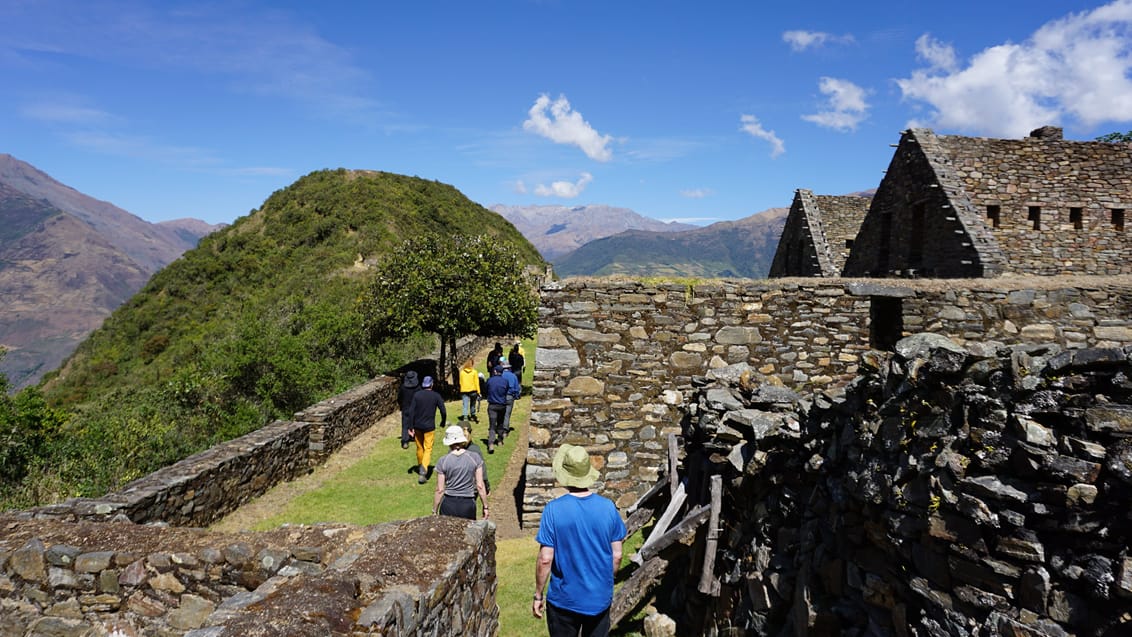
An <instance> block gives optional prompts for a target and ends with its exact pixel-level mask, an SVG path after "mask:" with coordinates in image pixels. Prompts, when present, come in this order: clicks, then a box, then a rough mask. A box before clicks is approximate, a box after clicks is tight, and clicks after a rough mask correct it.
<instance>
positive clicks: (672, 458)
mask: <svg viewBox="0 0 1132 637" xmlns="http://www.w3.org/2000/svg"><path fill="white" fill-rule="evenodd" d="M679 454H680V452H679V450H678V449H677V447H676V434H668V476H669V480H668V494H669V497H671V498H672V499H673V500H675V499H676V485H677V484H679V483H680V480H679V479H678V478H679V476H678V475H677V473H676V460H677V457H678V456H679Z"/></svg>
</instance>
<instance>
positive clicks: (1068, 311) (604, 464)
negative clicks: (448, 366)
mask: <svg viewBox="0 0 1132 637" xmlns="http://www.w3.org/2000/svg"><path fill="white" fill-rule="evenodd" d="M539 317H540V318H539V343H538V349H537V352H536V355H535V372H534V383H533V398H534V401H533V404H532V414H531V434H530V439H531V445H530V450H529V452H528V455H527V469H526V476H525V479H526V488H525V492H524V499H523V516H522V520H523V524H524V526H533V525H537V522H538V518H539V515H540V512H541V510H542V507H543V505H544V504H545V503H546V502H547V501H548V500H549V499H550V498H552V497H554V496H555V495H556V493H557V491H556V490H555V487H554V481H553V474H552V473H551V468H550V465H551V457H552V455H553V452H554V449H555V448H557V447H558V445H560V444H562V443H563V442H570V443H573V444H582V445H585V446H586V447H587V448H588V449H589V450H590V452H591V454H592V455H595V456H596V457H597V463H598V465H599V468H600V469H601V470H602V479H603V481H604V482H603V483H602V484H601V485H600V486H601V488H602V489H603V490H604V492H605V493H606V494H607V495H609V496H611V497H613V498H614V499H615V500H616V501H617V503H618V504H619V505H620V506H623V507H624V506H628V505H629V504H631V503H632V502H633V501H634V500H635V499H636V498H637V497H638V496H639V495H640V494H641V493H643V491H644V490H646V489H647V488H648V487H649V485H650V484H651V483H653V482H654V481H655V479H656V477H657V473H658V469H659V467H661V466H663V464H664V458H665V442H664V440H665V438H666V436H667V434H668V433H671V432H678V431H679V429H678V427H677V422H678V420H679V418H680V414H679V411H678V409H677V407H678V406H679V405H680V404H681V403H682V402H683V400H684V398H685V397H686V396H687V395H688V392H689V391H690V390H691V388H692V378H693V377H694V376H696V375H702V374H704V373H706V372H707V371H709V370H711V369H715V368H719V367H722V366H726V365H729V364H734V363H747V364H749V365H750V366H751V367H752V369H753V372H754V373H755V374H756V375H757V376H758V377H759V378H760V379H762V380H766V381H768V382H773V383H776V384H779V385H783V386H786V387H789V388H791V389H794V390H796V391H800V392H808V391H812V390H814V389H823V388H829V387H837V386H842V385H845V384H846V383H848V382H849V381H850V380H851V379H852V378H854V377H855V376H856V375H857V373H858V372H859V371H860V365H859V361H860V358H861V356H862V355H863V354H865V353H866V352H868V351H869V350H871V349H873V348H879V349H885V348H888V347H891V345H892V343H895V342H896V341H897V340H899V339H900V338H901V337H903V336H905V335H907V334H910V333H916V332H934V333H938V334H943V335H946V336H949V337H951V338H953V339H955V340H956V341H957V342H959V343H961V344H962V343H965V342H967V341H978V342H982V341H986V342H989V343H991V344H994V343H999V344H1012V343H1053V344H1056V345H1058V346H1061V347H1064V348H1067V349H1079V348H1084V347H1107V346H1120V345H1124V344H1128V343H1132V284H1130V283H1129V281H1128V279H1126V278H1125V279H1114V278H1105V277H1075V278H1072V279H1071V278H1046V279H1041V278H1030V279H1018V280H1014V279H995V280H981V279H980V280H968V281H958V280H957V281H948V282H946V283H942V282H939V281H915V280H913V281H900V282H899V283H897V282H894V281H879V280H852V279H823V280H814V279H808V280H805V281H800V280H796V279H795V280H790V279H776V280H769V281H713V282H708V283H702V284H695V285H692V284H679V283H667V284H664V283H662V284H650V283H642V282H638V281H612V280H597V281H590V280H580V279H568V280H566V281H563V282H561V283H560V284H558V285H556V286H546V287H544V288H543V289H542V307H541V308H540V313H539Z"/></svg>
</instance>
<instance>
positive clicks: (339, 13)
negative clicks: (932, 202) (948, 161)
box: [0, 0, 1132, 223]
mask: <svg viewBox="0 0 1132 637" xmlns="http://www.w3.org/2000/svg"><path fill="white" fill-rule="evenodd" d="M1130 67H1132V0H1117V1H1115V2H1111V3H1108V4H1104V3H1101V2H1083V1H1078V0H1026V1H1016V0H995V1H987V0H981V1H978V2H974V1H968V0H955V1H952V2H948V3H941V2H908V1H905V2H895V1H891V2H890V1H879V2H867V3H855V2H845V1H844V0H840V1H837V2H807V1H805V0H796V1H794V2H756V1H754V0H745V1H742V2H739V1H735V2H716V1H712V0H699V1H697V2H674V1H669V0H654V1H652V2H643V1H642V2H628V1H619V0H593V1H591V0H558V1H555V0H500V1H491V0H483V1H481V2H468V1H467V0H463V1H459V2H429V1H427V0H420V1H417V2H390V1H387V2H376V1H371V2H360V1H359V2H343V1H335V0H328V1H324V2H318V3H314V2H305V1H303V2H298V1H296V2H261V1H254V0H251V1H224V2H210V3H178V2H123V1H101V0H76V1H58V0H0V152H4V153H9V154H11V155H13V156H15V157H16V158H18V159H21V160H24V161H27V162H29V163H31V164H33V165H35V166H36V167H38V168H40V169H41V170H44V171H45V172H47V173H48V174H50V175H52V176H53V177H55V178H56V179H58V180H60V181H62V182H63V183H66V184H68V185H70V186H73V187H75V188H76V189H78V190H80V191H82V192H84V193H86V194H89V195H92V196H94V197H97V198H99V199H104V200H106V201H110V202H111V203H114V204H116V205H118V206H120V207H122V208H125V209H126V210H129V211H130V212H132V213H134V214H136V215H138V216H140V217H142V218H144V219H147V220H149V221H161V220H165V219H174V218H179V217H196V218H200V219H204V220H206V221H209V222H213V223H216V222H231V221H233V220H234V219H236V218H237V217H239V216H241V215H244V214H247V213H248V212H249V211H251V210H252V209H254V208H256V207H258V206H259V205H260V204H261V203H262V202H263V200H264V199H265V198H266V197H267V196H268V195H270V194H271V193H272V192H273V191H274V190H277V189H279V188H283V187H285V186H287V185H288V184H290V183H292V182H293V181H294V180H296V179H298V178H299V177H300V176H302V175H304V174H307V173H308V172H310V171H312V170H318V169H321V168H337V167H346V168H365V169H374V170H385V171H390V172H396V173H403V174H409V175H417V176H420V177H425V178H428V179H435V180H437V181H441V182H444V183H448V184H452V185H453V186H455V187H456V188H458V189H459V190H460V191H462V192H463V193H464V194H466V195H467V196H468V197H470V198H471V199H472V200H474V201H477V202H479V203H481V204H483V205H485V206H486V205H491V204H494V203H504V204H515V205H521V204H563V205H582V204H597V203H601V204H609V205H614V206H624V207H628V208H632V209H633V210H635V211H637V212H639V213H641V214H644V215H647V216H650V217H655V218H658V219H666V220H669V219H682V220H698V221H697V222H698V223H706V222H710V221H715V220H724V219H737V218H741V217H745V216H748V215H751V214H753V213H756V212H759V211H761V210H764V209H766V208H769V207H772V206H786V205H789V203H790V200H791V198H792V196H793V192H794V190H795V189H796V188H807V189H811V190H813V191H815V192H816V193H818V194H846V193H849V192H854V191H858V190H863V189H867V188H872V187H875V186H876V185H877V184H878V183H879V181H880V179H881V177H882V174H883V171H884V170H885V168H886V167H887V165H888V161H889V159H890V158H891V153H892V148H891V147H890V144H894V143H895V142H897V141H898V140H899V135H900V131H901V130H903V129H905V128H907V127H908V126H927V127H930V128H933V129H935V130H936V131H937V132H941V133H949V134H964V135H980V136H993V137H1022V136H1024V135H1025V134H1026V132H1027V131H1029V130H1031V129H1033V128H1036V127H1037V126H1041V125H1045V124H1056V125H1060V126H1063V127H1064V128H1065V135H1066V137H1067V138H1071V139H1093V138H1095V137H1096V136H1098V135H1101V134H1104V133H1108V132H1112V131H1127V130H1129V129H1132V80H1130V77H1129V76H1130V73H1129V69H1130Z"/></svg>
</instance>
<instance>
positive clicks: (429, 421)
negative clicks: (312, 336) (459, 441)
mask: <svg viewBox="0 0 1132 637" xmlns="http://www.w3.org/2000/svg"><path fill="white" fill-rule="evenodd" d="M438 411H439V412H440V426H441V427H443V426H444V423H445V422H447V420H448V413H447V412H446V411H445V410H444V397H443V396H441V395H440V394H439V393H437V392H435V391H433V387H432V376H425V377H424V380H422V381H421V391H419V392H417V393H416V394H415V395H414V396H413V402H412V403H411V404H410V405H409V420H410V429H409V435H411V436H412V437H413V440H415V441H416V442H417V472H418V473H419V474H420V477H419V478H418V479H417V482H418V483H419V484H424V483H425V482H427V481H428V465H429V463H430V462H431V461H432V438H433V435H434V434H435V433H436V412H438Z"/></svg>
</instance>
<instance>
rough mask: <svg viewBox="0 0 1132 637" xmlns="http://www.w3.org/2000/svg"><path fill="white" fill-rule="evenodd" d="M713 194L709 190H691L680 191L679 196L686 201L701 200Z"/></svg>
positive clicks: (713, 192)
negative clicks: (686, 199) (685, 198)
mask: <svg viewBox="0 0 1132 637" xmlns="http://www.w3.org/2000/svg"><path fill="white" fill-rule="evenodd" d="M714 194H715V191H713V190H712V189H711V188H692V189H690V190H681V191H680V196H681V197H687V198H688V199H703V198H704V197H710V196H712V195H714Z"/></svg>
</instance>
